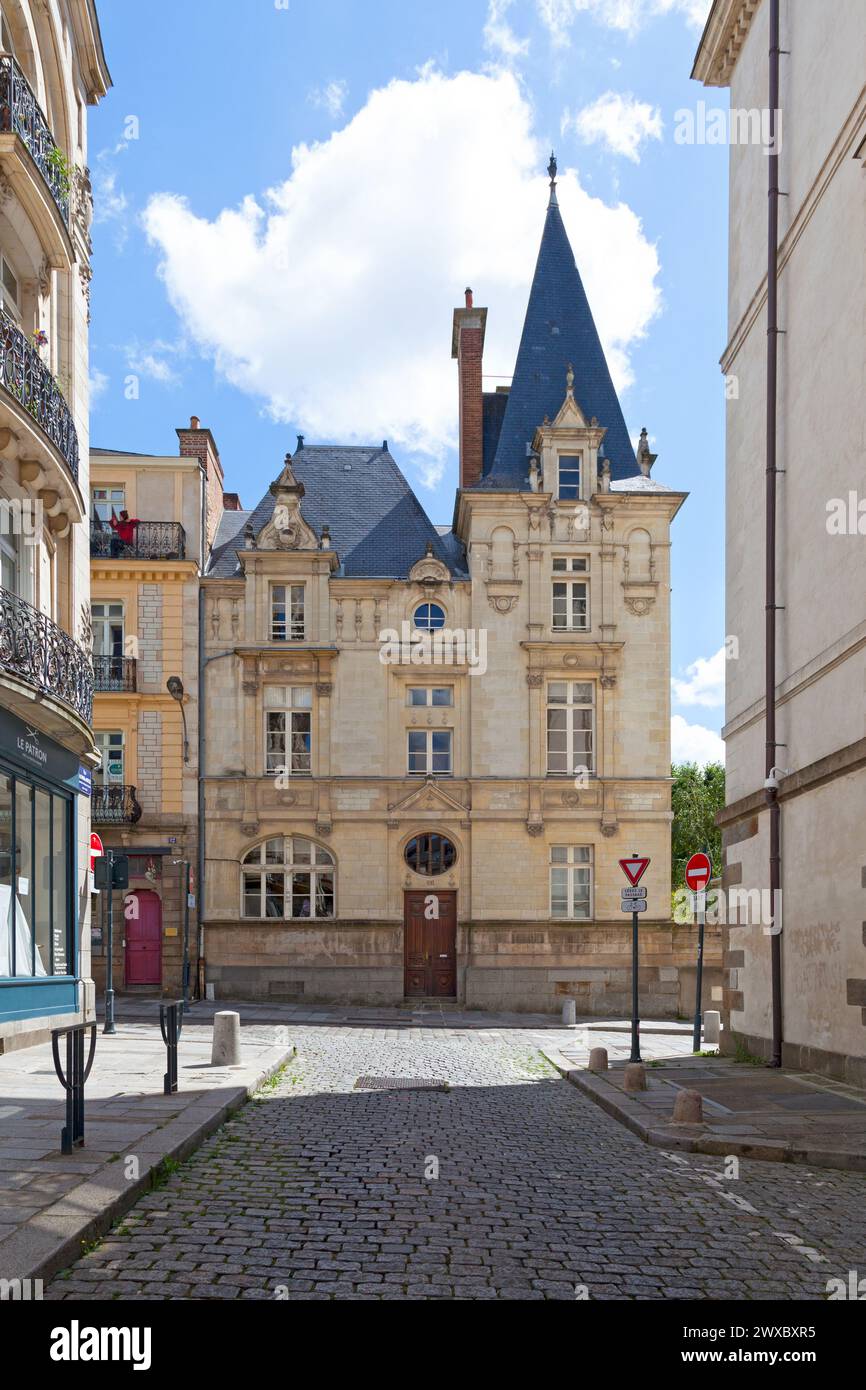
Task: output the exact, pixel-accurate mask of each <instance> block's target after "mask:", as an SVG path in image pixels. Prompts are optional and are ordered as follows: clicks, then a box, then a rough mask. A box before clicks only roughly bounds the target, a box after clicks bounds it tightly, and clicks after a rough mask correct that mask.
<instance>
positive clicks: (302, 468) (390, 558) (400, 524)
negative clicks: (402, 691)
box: [207, 444, 468, 579]
mask: <svg viewBox="0 0 866 1390" xmlns="http://www.w3.org/2000/svg"><path fill="white" fill-rule="evenodd" d="M292 469H293V471H294V474H295V477H296V478H297V480H298V482H299V483H303V484H304V489H305V492H304V496H303V498H302V499H301V515H302V516H303V518H304V520H305V521H306V522H307V524H308V525H309V526H311V527H312V528H313V530H314V531H315V533H316V535H317V536H320V535H321V533H322V527H323V526H324V525H326V524H327V525H328V526H329V527H330V530H331V545H332V547H333V549H334V550H335V551H336V552H337V556H338V558H339V560H340V568H339V570H337V571H336V574H337V576H338V577H340V578H369V579H405V578H406V577H407V576H408V574H409V570H410V569H411V568H412V566H413V565H414V564H415V563H416V561H418V560H420V559H422V558H423V556H424V553H425V550H426V548H427V543H428V541H429V542H430V543H431V544H432V546H433V553H434V555H436V557H437V558H438V559H439V560H441V561H443V563H444V564H446V565H447V566H448V569H449V571H450V573H451V575H452V577H453V578H455V579H466V578H468V572H467V566H466V557H465V554H464V551H463V547H462V545H461V544H460V542H459V541H458V539H457V537H456V536H452V535H450V534H448V535H445V536H442V535H440V534H439V533H438V531H437V530H436V527H435V526H434V525H433V524H432V522H431V521H430V519H429V518H428V516H427V514H426V512H425V511H424V509H423V507H422V506H421V503H420V502H419V501H418V499H417V497H416V496H415V494H414V492H413V491H412V489H411V488H410V486H409V484H408V483H407V481H406V479H405V478H404V477H403V474H402V473H401V472H400V469H399V468H398V467H397V464H396V463H395V462H394V459H393V458H392V457H391V454H390V453H389V451H388V449H387V448H386V447H381V446H380V447H376V446H374V445H345V446H344V445H331V444H318V445H317V444H304V445H302V446H301V447H300V448H299V449H298V450H297V452H296V453H295V454H294V455H293V456H292ZM273 510H274V497H273V494H272V493H271V492H267V493H266V494H265V496H264V497H263V498H262V500H261V502H259V504H258V506H257V507H256V508H254V510H253V511H252V512H246V511H244V512H224V513H223V516H222V518H221V520H220V525H219V528H218V530H217V534H216V536H215V538H214V547H213V551H212V554H211V559H210V563H209V565H208V569H207V573H208V575H209V576H221V577H223V578H226V577H231V576H233V575H236V574H237V573H238V562H237V551H238V550H242V549H243V548H244V537H243V532H244V527H245V526H246V524H247V521H251V522H252V525H253V529H254V531H255V532H256V533H258V532H259V531H260V530H261V529H262V527H263V526H264V525H265V524H266V522H268V521H269V520H270V518H271V516H272V515H273Z"/></svg>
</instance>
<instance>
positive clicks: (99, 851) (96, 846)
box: [90, 830, 105, 873]
mask: <svg viewBox="0 0 866 1390" xmlns="http://www.w3.org/2000/svg"><path fill="white" fill-rule="evenodd" d="M104 853H105V850H104V849H103V847H102V841H101V840H100V838H99V836H98V835H97V833H96V831H95V830H94V832H93V834H92V835H91V837H90V872H91V873H93V866H94V863H95V862H96V860H97V859H100V858H101V857H102V855H103V854H104Z"/></svg>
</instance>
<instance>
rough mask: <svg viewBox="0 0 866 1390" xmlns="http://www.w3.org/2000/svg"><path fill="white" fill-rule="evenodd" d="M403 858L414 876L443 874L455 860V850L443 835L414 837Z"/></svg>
mask: <svg viewBox="0 0 866 1390" xmlns="http://www.w3.org/2000/svg"><path fill="white" fill-rule="evenodd" d="M403 858H404V859H405V860H406V863H407V864H408V865H409V868H410V869H412V870H413V872H414V873H416V874H431V875H435V874H444V873H446V872H447V870H448V869H450V868H451V866H452V864H453V863H454V861H455V860H456V858H457V850H456V849H455V848H454V845H453V844H452V843H451V841H450V840H448V839H446V837H445V836H444V835H414V836H413V837H412V839H411V840H410V841H409V843H408V844H407V845H406V848H405V849H404V851H403Z"/></svg>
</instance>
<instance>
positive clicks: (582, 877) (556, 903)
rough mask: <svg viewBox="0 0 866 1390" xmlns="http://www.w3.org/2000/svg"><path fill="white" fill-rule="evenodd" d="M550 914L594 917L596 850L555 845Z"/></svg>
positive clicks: (551, 867)
mask: <svg viewBox="0 0 866 1390" xmlns="http://www.w3.org/2000/svg"><path fill="white" fill-rule="evenodd" d="M550 915H551V917H573V918H576V919H578V920H581V921H587V920H588V919H589V918H590V917H591V916H592V849H591V847H590V846H589V845H551V847H550Z"/></svg>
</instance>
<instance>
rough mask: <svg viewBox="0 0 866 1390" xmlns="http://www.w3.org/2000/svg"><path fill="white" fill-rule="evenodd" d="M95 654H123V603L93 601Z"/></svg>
mask: <svg viewBox="0 0 866 1390" xmlns="http://www.w3.org/2000/svg"><path fill="white" fill-rule="evenodd" d="M90 612H91V617H92V621H93V655H94V656H123V604H122V603H92V604H91V605H90Z"/></svg>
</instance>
